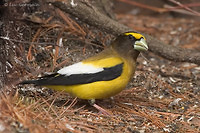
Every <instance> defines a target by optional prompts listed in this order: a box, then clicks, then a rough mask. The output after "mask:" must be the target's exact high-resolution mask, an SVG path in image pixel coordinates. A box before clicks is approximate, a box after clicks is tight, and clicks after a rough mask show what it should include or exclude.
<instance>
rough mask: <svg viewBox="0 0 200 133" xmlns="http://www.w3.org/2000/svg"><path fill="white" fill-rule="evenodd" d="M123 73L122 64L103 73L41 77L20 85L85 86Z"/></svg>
mask: <svg viewBox="0 0 200 133" xmlns="http://www.w3.org/2000/svg"><path fill="white" fill-rule="evenodd" d="M122 71H123V63H121V64H118V65H116V66H113V67H109V68H104V70H103V71H100V72H97V73H91V74H88V73H85V74H72V75H69V76H68V75H62V74H58V73H55V74H51V75H48V76H44V77H41V78H40V79H38V80H27V81H23V82H22V83H21V84H35V85H41V86H45V85H76V84H86V83H92V82H97V81H109V80H113V79H115V78H117V77H119V76H120V75H121V74H122Z"/></svg>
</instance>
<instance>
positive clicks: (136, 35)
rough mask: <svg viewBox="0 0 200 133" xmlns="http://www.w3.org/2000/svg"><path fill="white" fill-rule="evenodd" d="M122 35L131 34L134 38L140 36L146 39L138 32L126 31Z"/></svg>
mask: <svg viewBox="0 0 200 133" xmlns="http://www.w3.org/2000/svg"><path fill="white" fill-rule="evenodd" d="M124 35H127V36H128V35H132V36H134V37H135V38H136V39H140V38H142V37H143V38H144V40H146V38H145V37H144V36H143V35H141V34H140V33H133V32H127V33H124Z"/></svg>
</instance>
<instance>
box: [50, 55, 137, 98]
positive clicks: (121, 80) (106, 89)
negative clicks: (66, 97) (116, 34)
mask: <svg viewBox="0 0 200 133" xmlns="http://www.w3.org/2000/svg"><path fill="white" fill-rule="evenodd" d="M111 62H112V63H111ZM83 63H87V62H83ZM89 63H91V64H93V65H96V66H97V67H98V66H99V67H102V66H103V67H110V66H111V65H110V64H112V65H117V64H120V63H123V71H122V74H121V76H119V77H117V78H116V79H113V80H109V81H97V82H92V83H87V84H79V85H69V86H55V85H54V86H46V87H48V88H51V89H54V90H60V91H63V90H64V91H66V92H68V93H70V94H72V95H73V96H76V97H78V98H80V99H88V100H89V99H103V98H108V97H111V96H114V95H116V94H117V93H119V92H121V91H122V90H123V89H124V88H125V87H126V85H127V84H128V82H129V80H130V78H131V76H132V73H133V72H132V71H133V70H134V68H132V66H134V65H130V64H128V62H127V61H126V60H123V59H122V58H119V57H109V58H104V59H102V60H98V61H95V62H93V61H91V60H90V61H89Z"/></svg>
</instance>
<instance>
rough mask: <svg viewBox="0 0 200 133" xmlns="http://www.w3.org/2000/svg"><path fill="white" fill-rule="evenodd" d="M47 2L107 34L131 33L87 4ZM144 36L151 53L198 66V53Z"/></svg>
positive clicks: (81, 2)
mask: <svg viewBox="0 0 200 133" xmlns="http://www.w3.org/2000/svg"><path fill="white" fill-rule="evenodd" d="M49 2H51V3H52V4H53V5H54V6H56V7H58V8H59V9H61V10H63V11H64V12H66V13H69V14H71V15H73V16H75V17H77V18H79V20H81V21H83V22H85V23H87V24H89V25H91V26H95V27H96V28H98V29H100V30H102V31H106V32H107V33H110V34H114V35H117V34H119V33H122V32H126V31H132V29H130V28H129V27H127V26H125V25H123V24H120V23H118V22H117V21H115V20H112V19H111V18H109V17H107V16H106V15H104V14H102V13H101V12H99V11H98V10H97V9H96V8H95V7H93V6H92V5H91V4H90V3H88V2H83V1H75V3H72V1H68V2H63V1H62V2H60V1H58V0H49ZM144 35H145V36H146V38H147V42H148V45H149V49H150V51H151V52H153V53H155V54H157V55H159V56H162V57H164V58H166V59H168V60H172V61H179V62H190V63H195V64H198V65H200V52H197V51H195V50H189V49H183V48H180V47H175V46H172V45H167V44H164V43H163V42H161V41H159V40H158V39H156V38H154V37H152V36H150V35H147V34H144Z"/></svg>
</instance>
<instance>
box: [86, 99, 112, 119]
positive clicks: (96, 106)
mask: <svg viewBox="0 0 200 133" xmlns="http://www.w3.org/2000/svg"><path fill="white" fill-rule="evenodd" d="M88 102H89V104H90V105H92V106H93V107H95V108H96V109H97V110H99V112H101V113H102V114H104V115H112V114H111V113H110V112H108V111H106V110H105V109H103V108H102V107H100V106H99V105H97V104H96V103H95V99H91V100H88Z"/></svg>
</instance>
